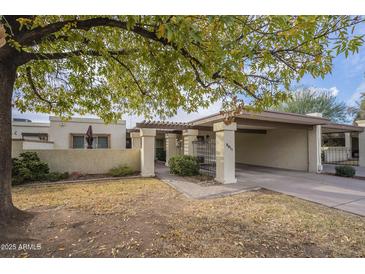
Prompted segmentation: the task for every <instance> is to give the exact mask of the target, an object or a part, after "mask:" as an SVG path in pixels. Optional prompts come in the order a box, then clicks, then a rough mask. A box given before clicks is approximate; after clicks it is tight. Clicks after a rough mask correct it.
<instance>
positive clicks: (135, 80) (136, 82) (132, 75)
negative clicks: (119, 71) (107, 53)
mask: <svg viewBox="0 0 365 274" xmlns="http://www.w3.org/2000/svg"><path fill="white" fill-rule="evenodd" d="M112 58H113V59H114V60H115V61H117V63H119V64H120V65H121V66H122V67H124V68H125V69H126V70H127V71H128V72H129V74H130V75H131V77H132V78H133V81H134V82H135V84H136V85H137V87H138V89H139V91H140V92H141V93H142V95H146V94H147V93H146V91H144V90H143V89H142V87H141V86H140V84H139V82H138V80H137V78H136V77H135V76H134V74H133V72H132V70H131V69H130V68H129V67H128V66H127V65H126V64H124V63H123V62H122V61H120V60H119V59H118V58H117V57H115V56H112Z"/></svg>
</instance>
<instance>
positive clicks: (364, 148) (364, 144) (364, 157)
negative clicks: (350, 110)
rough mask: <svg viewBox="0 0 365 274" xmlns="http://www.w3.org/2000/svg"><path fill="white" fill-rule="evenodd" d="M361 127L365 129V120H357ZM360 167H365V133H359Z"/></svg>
mask: <svg viewBox="0 0 365 274" xmlns="http://www.w3.org/2000/svg"><path fill="white" fill-rule="evenodd" d="M356 124H357V125H358V126H359V127H365V120H357V121H356ZM359 166H363V167H365V131H363V132H359Z"/></svg>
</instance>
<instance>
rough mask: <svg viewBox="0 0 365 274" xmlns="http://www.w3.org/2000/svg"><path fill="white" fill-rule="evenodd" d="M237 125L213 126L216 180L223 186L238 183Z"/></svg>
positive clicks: (222, 124) (219, 124) (221, 124)
mask: <svg viewBox="0 0 365 274" xmlns="http://www.w3.org/2000/svg"><path fill="white" fill-rule="evenodd" d="M236 130H237V124H236V123H231V124H229V125H226V124H225V123H224V122H218V123H215V124H214V125H213V131H214V132H215V154H216V156H215V158H216V159H215V161H216V177H215V180H216V181H218V182H220V183H223V184H232V183H236V182H237V179H236V174H235V171H236V167H235V164H236V156H235V149H236V148H235V131H236Z"/></svg>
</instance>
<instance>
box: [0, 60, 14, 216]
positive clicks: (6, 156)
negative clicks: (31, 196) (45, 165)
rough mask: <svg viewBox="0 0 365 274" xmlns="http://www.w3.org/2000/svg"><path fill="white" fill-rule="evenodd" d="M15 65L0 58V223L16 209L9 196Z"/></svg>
mask: <svg viewBox="0 0 365 274" xmlns="http://www.w3.org/2000/svg"><path fill="white" fill-rule="evenodd" d="M15 78H16V67H15V65H13V64H12V63H11V62H1V60H0V223H4V222H7V221H8V220H9V219H10V218H11V217H12V216H13V215H14V214H15V213H16V212H17V211H18V210H17V209H16V208H15V207H14V205H13V202H12V197H11V136H12V134H11V100H12V94H13V88H14V82H15Z"/></svg>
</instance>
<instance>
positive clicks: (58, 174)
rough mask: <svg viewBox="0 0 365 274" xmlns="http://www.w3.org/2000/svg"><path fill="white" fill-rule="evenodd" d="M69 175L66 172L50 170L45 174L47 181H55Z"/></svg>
mask: <svg viewBox="0 0 365 274" xmlns="http://www.w3.org/2000/svg"><path fill="white" fill-rule="evenodd" d="M68 177H69V174H68V172H64V173H62V172H50V173H48V174H47V176H46V180H47V181H51V182H55V181H60V180H65V179H67V178H68Z"/></svg>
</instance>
